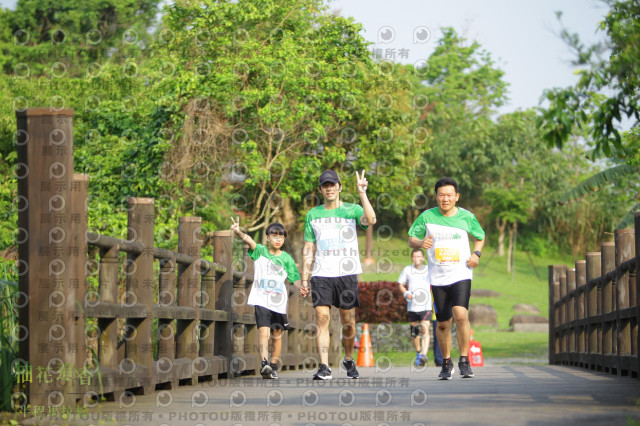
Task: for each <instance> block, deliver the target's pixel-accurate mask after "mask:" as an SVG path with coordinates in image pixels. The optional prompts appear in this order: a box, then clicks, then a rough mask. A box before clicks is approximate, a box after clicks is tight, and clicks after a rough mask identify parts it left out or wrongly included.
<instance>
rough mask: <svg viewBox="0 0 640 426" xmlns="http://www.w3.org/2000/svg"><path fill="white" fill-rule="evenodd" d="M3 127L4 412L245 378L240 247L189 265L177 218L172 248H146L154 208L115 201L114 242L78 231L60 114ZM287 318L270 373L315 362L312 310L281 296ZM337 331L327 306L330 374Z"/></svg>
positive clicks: (196, 229) (25, 117)
mask: <svg viewBox="0 0 640 426" xmlns="http://www.w3.org/2000/svg"><path fill="white" fill-rule="evenodd" d="M17 122H18V131H17V138H16V145H17V150H18V166H17V168H16V175H17V177H18V193H19V195H18V209H19V223H18V226H19V230H18V238H19V262H18V264H19V291H20V293H19V298H18V301H17V304H18V307H19V322H20V332H19V336H18V337H19V339H20V346H19V357H20V358H19V360H18V361H19V362H18V363H16V364H15V365H14V367H15V371H16V372H17V373H18V382H19V384H20V385H21V386H22V389H21V390H20V391H19V392H16V393H15V394H14V399H15V400H16V402H17V403H24V402H25V401H27V402H28V403H30V404H31V406H32V407H47V406H49V407H61V406H70V405H71V406H75V405H76V404H77V403H78V402H82V403H85V404H92V403H94V401H95V400H96V399H97V398H99V396H101V395H102V396H104V397H106V398H107V399H108V400H116V401H117V400H121V401H122V398H126V397H128V396H131V395H133V394H147V393H150V392H155V391H156V390H160V389H163V390H164V389H174V388H175V387H177V386H181V385H193V384H196V383H197V382H199V381H206V380H213V379H216V378H218V377H221V376H231V375H239V374H256V373H257V371H258V370H259V366H260V360H259V354H258V344H257V339H258V332H257V329H256V325H255V320H254V314H253V307H252V306H250V305H247V303H246V301H247V297H248V293H249V290H250V286H251V284H252V281H253V261H252V260H251V258H249V257H248V256H247V247H246V246H245V247H244V250H243V253H237V254H236V256H235V261H234V250H233V247H234V244H233V232H232V231H230V230H221V231H216V232H214V236H213V246H214V247H213V253H214V256H213V257H214V262H209V261H206V260H204V259H202V258H201V249H202V238H201V218H199V217H183V218H180V219H179V229H178V240H179V242H178V250H177V251H171V250H165V249H160V248H158V247H154V200H153V199H150V198H135V197H132V198H129V200H128V227H127V239H126V240H123V239H118V238H114V237H110V236H104V235H98V234H95V233H92V232H88V206H87V199H88V186H89V177H88V176H87V175H83V174H76V173H73V111H72V110H66V109H65V110H51V109H48V108H46V109H45V108H41V109H40V108H34V109H28V110H26V111H22V112H18V113H17ZM156 261H158V262H157V263H156ZM234 265H236V266H238V265H242V267H241V268H240V269H242V270H240V271H237V270H235V271H234ZM236 269H237V268H236ZM154 271H155V272H154ZM88 281H93V282H95V281H97V282H98V285H97V288H96V287H95V286H92V287H89V286H87V282H88ZM294 290H295V291H294ZM288 315H289V320H290V327H291V328H290V329H289V330H288V332H285V333H283V347H282V356H281V361H282V366H283V368H285V369H298V368H309V369H310V371H311V369H314V368H317V362H318V361H317V360H318V357H317V349H316V343H315V326H314V322H315V313H314V310H313V307H312V305H311V297H307V298H306V299H301V298H300V297H299V294H298V290H297V289H296V288H295V287H293V286H291V290H290V294H289V307H288ZM339 327H340V325H339V315H338V313H337V310H335V308H332V327H331V343H330V350H331V357H330V363H331V364H332V365H337V363H338V360H339V354H340V349H341V348H340V340H339ZM310 374H311V373H310ZM20 400H22V401H20ZM44 414H45V415H46V414H47V412H46V411H45V412H44Z"/></svg>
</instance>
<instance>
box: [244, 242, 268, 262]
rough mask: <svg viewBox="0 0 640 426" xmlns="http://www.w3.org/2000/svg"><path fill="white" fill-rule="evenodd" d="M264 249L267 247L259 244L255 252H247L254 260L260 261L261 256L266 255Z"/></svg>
mask: <svg viewBox="0 0 640 426" xmlns="http://www.w3.org/2000/svg"><path fill="white" fill-rule="evenodd" d="M264 249H265V246H263V245H262V244H257V243H256V248H255V249H253V250H251V249H249V250H248V251H247V254H248V255H249V257H250V258H252V259H253V260H258V259H259V258H260V256H262V254H263V253H264Z"/></svg>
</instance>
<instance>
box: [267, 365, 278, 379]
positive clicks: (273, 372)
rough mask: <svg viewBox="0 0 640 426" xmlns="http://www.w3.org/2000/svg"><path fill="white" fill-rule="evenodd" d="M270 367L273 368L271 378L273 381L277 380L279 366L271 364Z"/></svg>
mask: <svg viewBox="0 0 640 426" xmlns="http://www.w3.org/2000/svg"><path fill="white" fill-rule="evenodd" d="M269 365H270V366H271V378H272V379H277V378H278V373H277V370H278V364H274V363H271V364H269Z"/></svg>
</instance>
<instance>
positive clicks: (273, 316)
mask: <svg viewBox="0 0 640 426" xmlns="http://www.w3.org/2000/svg"><path fill="white" fill-rule="evenodd" d="M255 308H256V325H257V326H258V328H260V327H269V328H271V329H272V330H288V329H289V320H288V319H287V314H280V313H278V312H274V311H272V310H270V309H267V308H265V307H264V306H257V305H256V306H255Z"/></svg>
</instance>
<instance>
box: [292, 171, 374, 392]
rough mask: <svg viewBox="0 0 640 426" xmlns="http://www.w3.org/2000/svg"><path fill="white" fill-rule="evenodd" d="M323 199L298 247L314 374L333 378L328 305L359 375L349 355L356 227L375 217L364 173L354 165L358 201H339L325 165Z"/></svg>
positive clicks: (351, 373) (347, 362)
mask: <svg viewBox="0 0 640 426" xmlns="http://www.w3.org/2000/svg"><path fill="white" fill-rule="evenodd" d="M319 184H320V187H319V189H320V193H321V194H322V197H323V199H324V204H322V205H320V206H318V207H315V208H313V209H311V210H310V211H309V212H308V213H307V216H306V218H305V227H304V241H305V242H304V249H303V252H302V257H303V265H302V288H308V287H309V286H311V298H312V300H313V307H314V308H315V310H316V325H317V327H318V330H317V335H316V343H317V346H318V355H319V357H320V368H319V369H318V372H317V373H316V374H315V375H314V376H313V379H314V380H329V379H331V369H330V368H329V366H328V363H329V321H330V310H331V306H332V305H333V306H335V307H337V308H338V309H339V310H340V321H341V322H342V342H343V344H344V355H345V356H344V360H343V361H342V366H343V368H344V369H345V370H346V372H347V377H349V378H352V379H357V378H358V377H360V375H359V373H358V370H357V369H356V363H355V362H354V360H353V344H354V341H355V334H356V316H355V308H356V307H359V306H360V303H359V301H358V274H359V273H361V272H362V267H361V265H360V253H359V248H358V235H357V228H358V227H360V228H362V229H366V228H367V227H368V226H369V225H374V224H375V223H376V216H375V213H374V211H373V207H372V206H371V203H370V202H369V199H368V197H367V192H366V191H367V186H368V185H369V184H368V182H367V179H366V178H365V177H364V170H363V171H362V177H361V176H360V175H359V174H358V172H357V171H356V188H357V191H358V195H359V196H360V202H361V203H362V206H360V205H358V204H351V203H345V202H342V201H340V192H341V191H342V184H341V183H340V177H338V174H337V173H336V172H334V171H333V170H325V171H324V172H322V174H321V175H320V179H319Z"/></svg>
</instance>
